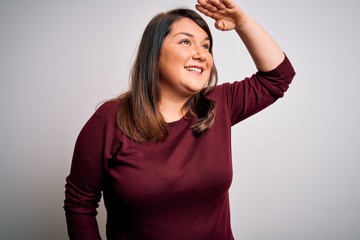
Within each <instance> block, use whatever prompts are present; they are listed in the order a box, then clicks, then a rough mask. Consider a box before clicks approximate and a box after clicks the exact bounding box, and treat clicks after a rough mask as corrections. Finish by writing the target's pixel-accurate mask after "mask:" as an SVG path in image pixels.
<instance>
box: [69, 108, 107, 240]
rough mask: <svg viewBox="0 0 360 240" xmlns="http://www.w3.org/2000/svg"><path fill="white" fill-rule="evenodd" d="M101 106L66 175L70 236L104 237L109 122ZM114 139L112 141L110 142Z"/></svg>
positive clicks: (89, 239) (95, 239)
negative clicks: (101, 217)
mask: <svg viewBox="0 0 360 240" xmlns="http://www.w3.org/2000/svg"><path fill="white" fill-rule="evenodd" d="M105 105H106V104H105ZM104 108H105V107H103V106H101V107H100V108H99V109H98V110H97V111H96V112H95V113H94V114H93V116H92V117H91V118H90V119H89V120H88V121H87V123H86V124H85V125H84V127H83V128H82V130H81V131H80V134H79V136H78V138H77V140H76V143H75V148H74V153H73V159H72V164H71V170H70V175H69V176H68V177H67V178H66V185H65V201H64V209H65V216H66V222H67V228H68V234H69V238H70V239H75V240H99V239H101V237H100V234H99V230H98V224H97V221H96V215H97V210H96V209H97V208H98V206H99V201H100V199H101V195H102V194H101V191H102V184H103V178H104V158H105V156H106V148H107V147H106V146H107V145H109V140H108V139H109V136H107V135H108V134H106V132H108V130H109V129H108V128H109V125H110V126H111V124H109V123H108V122H109V121H108V120H107V119H108V117H107V115H106V112H104ZM110 142H111V141H110Z"/></svg>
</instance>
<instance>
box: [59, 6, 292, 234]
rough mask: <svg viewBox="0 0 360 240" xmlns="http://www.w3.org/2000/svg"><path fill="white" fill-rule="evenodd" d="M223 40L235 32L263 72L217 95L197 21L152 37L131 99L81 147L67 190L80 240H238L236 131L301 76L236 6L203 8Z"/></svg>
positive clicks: (70, 218)
mask: <svg viewBox="0 0 360 240" xmlns="http://www.w3.org/2000/svg"><path fill="white" fill-rule="evenodd" d="M196 9H197V10H198V11H199V12H201V13H203V14H204V15H206V16H208V17H210V18H213V19H214V20H215V27H216V28H217V29H219V30H222V31H229V30H235V31H236V32H237V33H238V35H239V36H240V38H241V40H242V41H243V42H244V44H245V46H246V47H247V49H248V51H249V53H250V55H251V57H252V59H253V61H254V63H255V65H256V67H257V69H258V70H259V71H258V72H257V73H256V74H254V75H253V76H251V77H249V78H246V79H245V80H243V81H240V82H234V83H231V84H230V83H226V84H222V85H219V86H215V85H216V82H217V71H216V68H215V66H214V62H213V56H212V46H213V40H212V36H211V33H210V30H209V28H208V26H207V24H206V22H205V21H204V20H203V19H202V18H201V17H200V16H199V15H198V14H197V13H196V12H194V11H192V10H188V9H175V10H172V11H169V12H166V13H161V14H159V15H157V16H155V17H154V18H153V19H152V20H151V21H150V23H149V24H148V26H147V27H146V29H145V31H144V34H143V37H142V40H141V43H140V45H139V50H138V55H137V58H136V60H135V63H134V66H133V69H132V75H131V77H132V83H131V87H130V90H129V91H128V92H127V93H125V94H123V95H121V96H120V97H119V98H117V99H114V100H112V101H108V102H106V103H104V104H103V105H102V106H100V107H99V109H98V110H97V111H96V113H95V114H94V115H93V116H92V117H91V118H90V119H89V121H88V122H87V123H86V124H85V126H84V128H83V129H82V130H81V132H80V134H79V137H78V139H77V142H76V145H75V150H74V156H73V161H72V166H71V172H70V175H69V176H68V177H67V183H66V199H65V206H64V208H65V210H66V217H67V225H68V232H69V236H70V238H71V239H86V240H90V239H100V235H99V231H98V226H97V222H96V218H95V216H96V214H97V212H96V208H97V207H98V202H99V201H100V198H101V192H103V194H104V202H105V206H106V209H107V228H106V234H107V238H108V239H116V240H118V239H156V240H162V239H172V240H178V239H196V240H200V239H233V236H232V232H231V226H230V210H229V194H228V189H229V187H230V184H231V180H232V168H231V143H230V140H231V137H230V130H231V126H233V125H234V124H236V123H238V122H240V121H242V120H243V119H245V118H247V117H249V116H251V115H253V114H254V113H256V112H258V111H260V110H262V109H264V108H266V107H267V106H269V105H270V104H272V103H273V102H275V101H276V99H278V98H280V97H282V96H283V94H284V92H285V91H286V90H287V88H288V86H289V84H290V82H291V80H292V79H293V77H294V75H295V72H294V70H293V68H292V66H291V64H290V62H289V60H288V59H287V57H286V56H285V55H284V53H283V51H282V50H281V49H280V48H279V46H278V45H277V44H276V42H275V41H274V40H273V39H272V38H271V37H270V36H269V35H268V34H267V33H266V32H265V31H264V30H263V29H262V28H261V27H260V26H259V25H258V24H257V23H256V22H255V21H254V20H253V19H251V18H250V17H249V16H247V14H246V13H245V12H244V11H243V10H242V9H241V8H240V7H239V6H237V5H236V4H235V3H234V2H232V0H208V1H205V0H198V4H197V5H196Z"/></svg>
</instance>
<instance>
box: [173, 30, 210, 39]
mask: <svg viewBox="0 0 360 240" xmlns="http://www.w3.org/2000/svg"><path fill="white" fill-rule="evenodd" d="M177 35H185V36H188V37H190V38H195V36H194V35H193V34H191V33H188V32H178V33H176V34H174V37H175V36H177ZM205 40H210V38H209V37H205V38H204V41H205Z"/></svg>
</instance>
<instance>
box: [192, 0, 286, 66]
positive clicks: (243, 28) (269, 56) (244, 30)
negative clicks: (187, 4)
mask: <svg viewBox="0 0 360 240" xmlns="http://www.w3.org/2000/svg"><path fill="white" fill-rule="evenodd" d="M196 9H197V10H198V11H200V12H201V13H203V14H204V15H206V16H208V17H210V18H213V19H214V20H215V27H216V28H217V29H219V30H221V31H230V30H235V31H236V32H237V33H238V35H239V36H240V38H241V39H242V41H243V42H244V44H245V46H246V48H247V49H248V51H249V53H250V55H251V57H252V59H253V61H254V63H255V65H256V67H257V69H258V70H260V71H262V72H267V71H270V70H273V69H274V68H276V67H277V66H278V65H279V64H280V63H281V62H282V61H283V60H284V57H285V56H284V53H283V51H282V50H281V48H280V47H279V45H278V44H277V43H276V42H275V40H274V39H273V38H272V37H271V36H270V35H269V34H268V33H267V32H266V31H265V30H264V29H263V28H262V27H261V26H260V25H259V24H258V23H256V21H255V20H253V19H252V18H251V17H250V16H248V15H247V13H246V12H245V11H244V10H243V9H241V8H240V7H239V6H238V5H236V4H235V3H234V2H233V1H232V0H198V4H197V5H196Z"/></svg>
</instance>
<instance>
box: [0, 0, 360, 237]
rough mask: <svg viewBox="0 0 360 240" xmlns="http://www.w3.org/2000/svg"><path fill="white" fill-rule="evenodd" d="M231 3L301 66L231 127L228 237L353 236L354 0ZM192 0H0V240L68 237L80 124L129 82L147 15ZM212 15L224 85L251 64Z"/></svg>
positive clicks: (357, 195)
mask: <svg viewBox="0 0 360 240" xmlns="http://www.w3.org/2000/svg"><path fill="white" fill-rule="evenodd" d="M238 3H239V4H241V6H243V8H244V9H245V10H247V11H248V13H249V14H250V15H251V16H252V17H254V18H255V19H256V20H257V21H258V22H259V23H261V24H262V25H263V26H264V27H265V28H266V29H267V31H268V32H269V33H270V34H271V35H272V36H273V37H274V38H275V39H276V40H277V41H278V42H279V44H280V45H281V46H282V48H283V49H284V51H285V52H286V54H287V55H288V56H289V58H290V59H291V61H292V63H293V65H294V67H295V69H296V72H297V75H296V77H295V80H294V82H293V84H292V85H291V87H290V89H289V91H288V92H287V93H286V95H285V97H284V99H281V100H279V101H278V102H277V103H276V104H274V105H272V106H271V107H269V108H268V109H266V110H264V111H263V112H261V113H259V114H257V115H255V116H253V117H252V118H250V119H247V120H245V121H244V122H242V123H240V124H239V125H237V126H236V127H234V133H233V162H234V180H233V185H232V188H231V207H232V212H231V213H232V215H231V217H232V227H233V232H234V236H235V239H241V240H289V239H291V240H297V239H299V240H300V239H301V240H302V239H304V240H305V239H306V240H321V239H326V240H339V239H341V240H358V239H360V206H359V204H360V187H359V183H360V174H359V170H360V163H359V160H360V149H359V148H360V145H359V143H360V139H359V135H360V128H359V122H360V114H359V111H360V108H359V106H358V104H359V102H360V97H359V90H358V89H359V88H360V83H359V80H360V79H359V73H358V71H359V68H360V64H359V59H358V58H359V54H360V51H359V50H360V47H359V43H360V37H359V36H360V33H359V22H360V15H359V14H358V12H359V10H360V4H359V2H358V1H356V0H342V1H340V0H333V1H287V0H275V1H269V0H258V1H246V0H244V1H238ZM194 4H195V2H194V1H192V0H191V1H190V0H186V1H169V0H152V1H145V0H143V1H129V2H122V1H115V0H106V1H95V0H87V1H85V0H82V1H80V0H78V1H70V0H63V1H52V0H28V1H26V0H24V1H21V0H1V1H0V80H1V82H0V121H1V124H0V158H1V161H0V194H1V196H0V197H1V198H0V210H1V212H0V239H11V240H16V239H37V240H39V239H52V240H61V239H66V238H67V233H66V225H65V217H64V211H63V209H62V207H63V199H64V184H65V177H66V176H67V175H68V173H69V169H70V163H71V156H72V151H73V146H74V143H75V140H76V137H77V134H78V133H79V131H80V129H81V127H82V126H83V125H84V123H85V122H86V120H87V119H88V118H89V117H90V115H91V114H92V113H93V112H94V110H95V108H96V106H97V105H98V104H99V103H100V102H101V101H103V100H106V99H109V98H112V97H114V96H117V95H118V94H119V93H121V92H122V91H124V90H126V89H127V87H128V73H129V69H130V66H131V62H132V59H133V55H134V52H135V49H136V47H137V44H138V42H139V39H140V36H141V34H142V31H143V30H144V28H145V25H146V24H147V23H148V21H149V20H150V19H151V18H152V17H153V16H154V15H155V14H156V13H158V12H160V11H163V10H168V9H170V8H173V7H181V6H186V7H191V8H193V6H194ZM207 20H208V23H209V25H211V28H212V31H213V34H214V41H215V43H214V44H215V47H214V58H215V62H216V64H217V67H218V70H219V75H220V83H222V82H225V81H234V80H239V79H243V78H244V77H245V76H248V75H250V74H252V73H253V72H254V71H255V67H254V66H253V64H252V61H251V59H250V57H249V55H248V53H247V52H246V50H245V49H244V47H243V46H242V43H241V42H240V41H239V39H238V37H237V36H236V34H235V33H234V32H227V33H222V32H219V31H217V30H216V29H214V28H213V21H212V20H211V19H207ZM99 212H100V214H99V225H100V228H101V231H102V234H103V233H104V224H105V211H104V209H103V207H101V208H100V210H99Z"/></svg>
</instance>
